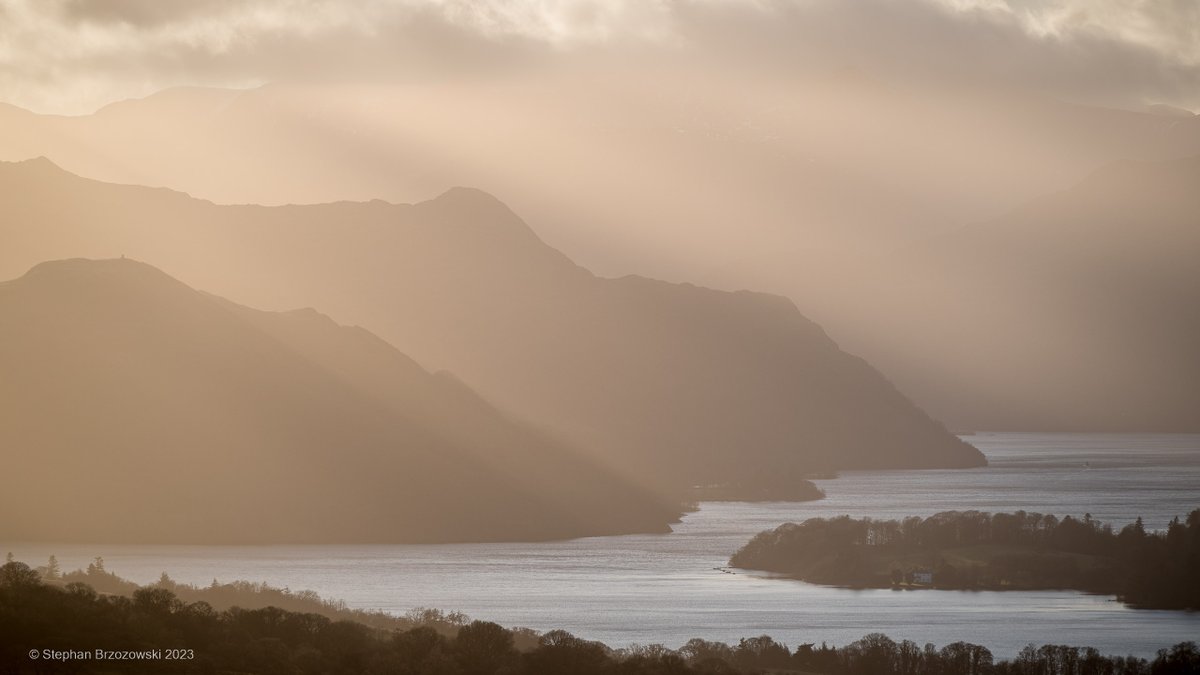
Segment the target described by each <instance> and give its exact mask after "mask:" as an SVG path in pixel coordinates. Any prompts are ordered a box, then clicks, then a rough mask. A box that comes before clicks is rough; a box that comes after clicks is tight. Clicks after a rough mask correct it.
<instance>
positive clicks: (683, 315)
mask: <svg viewBox="0 0 1200 675" xmlns="http://www.w3.org/2000/svg"><path fill="white" fill-rule="evenodd" d="M0 236H2V237H3V238H4V240H5V241H6V242H7V245H6V246H5V247H4V249H3V250H2V251H0V271H3V272H7V271H9V270H12V269H20V268H21V266H23V265H27V264H28V261H30V260H38V259H47V258H54V257H63V256H66V255H81V256H88V257H112V256H119V255H122V254H129V255H131V256H134V257H137V258H140V259H147V260H155V261H158V263H159V264H161V265H162V266H163V268H164V269H166V270H169V271H171V273H173V274H175V275H177V276H178V277H179V278H181V279H183V280H185V281H186V282H188V283H190V284H193V285H195V286H197V287H202V288H207V289H212V290H213V291H215V292H217V293H219V294H221V295H224V296H227V297H236V298H238V299H239V300H241V301H245V302H248V303H249V304H252V305H255V306H259V307H266V308H288V307H296V306H317V307H321V308H323V309H326V310H327V311H330V312H332V313H333V314H334V315H335V316H338V317H339V318H344V319H345V320H347V321H350V322H353V323H356V324H359V325H364V326H369V327H371V328H372V329H373V330H376V331H378V332H379V334H380V335H381V336H382V337H383V338H384V339H386V340H387V341H388V342H390V343H391V344H394V345H395V346H396V347H397V348H399V349H400V350H401V351H403V352H404V353H406V354H409V355H411V356H412V357H414V358H415V359H417V360H418V361H419V362H421V363H422V364H424V365H425V366H426V367H429V368H433V369H447V370H450V371H451V372H453V373H455V374H456V375H459V376H461V377H462V378H463V379H464V381H466V382H468V383H470V385H471V386H472V387H473V388H475V389H476V390H477V391H479V392H480V393H482V394H483V395H484V396H485V397H487V398H488V399H489V400H490V401H491V402H493V403H495V404H496V405H498V406H500V407H501V408H503V409H506V410H508V411H510V412H512V413H515V414H516V415H518V416H520V417H521V418H524V419H528V420H533V421H536V422H537V423H539V424H544V425H547V426H548V427H550V428H552V429H553V431H554V432H556V433H558V434H561V435H562V436H563V437H565V438H567V439H569V440H571V441H572V442H574V443H576V444H578V445H580V446H581V447H583V448H585V449H586V450H587V451H589V453H590V454H591V456H592V457H593V458H594V459H596V460H597V461H602V462H604V463H605V464H606V466H608V467H609V468H610V469H612V470H613V471H617V472H619V473H621V474H622V475H624V476H626V477H627V478H629V479H631V480H637V481H639V482H642V483H644V484H645V485H647V486H649V487H653V488H656V489H664V488H666V489H676V488H679V487H682V486H686V485H692V484H714V483H727V482H739V483H742V484H751V483H753V482H755V481H756V480H757V479H758V478H760V477H761V478H762V480H764V481H770V482H771V483H772V484H774V483H777V482H778V480H779V477H780V476H781V475H798V474H801V473H804V472H808V471H825V470H830V469H842V468H885V467H888V468H900V467H958V466H974V465H978V464H981V463H982V462H983V458H982V455H981V454H980V453H979V452H978V451H976V450H975V449H974V448H972V447H970V446H969V445H967V444H965V443H963V442H961V441H960V440H958V439H957V438H955V437H954V436H952V435H950V434H949V433H947V432H946V430H945V429H944V428H942V426H941V425H940V424H938V423H937V422H935V421H933V420H931V419H930V418H929V417H928V416H927V415H925V414H924V413H923V412H921V411H920V410H919V409H917V408H916V407H915V406H914V405H913V404H912V403H911V402H910V401H909V400H908V399H906V398H905V397H904V396H903V395H902V394H901V393H899V392H898V391H897V390H896V389H895V388H894V387H893V386H892V385H891V384H890V383H889V382H888V381H887V380H886V379H884V378H883V377H882V376H881V375H880V374H879V373H878V372H876V371H875V370H874V369H873V368H872V367H871V366H870V365H869V364H867V363H866V362H864V361H862V360H861V359H859V358H856V357H854V356H852V355H849V354H847V353H845V352H842V351H841V350H840V349H838V347H837V345H836V344H835V343H834V342H833V341H832V340H830V339H829V337H828V336H827V335H826V334H825V333H824V332H823V331H822V330H821V329H820V328H819V327H818V326H816V325H815V324H813V323H812V322H811V321H809V320H807V319H806V318H804V317H803V316H802V315H801V314H800V313H799V312H798V311H797V310H796V308H795V307H794V306H793V305H792V304H791V303H790V302H788V301H787V300H785V299H783V298H780V297H776V296H769V295H763V294H757V293H749V292H739V293H728V292H720V291H714V290H709V289H704V288H698V287H695V286H691V285H687V284H670V283H665V282H661V281H655V280H651V279H646V278H641V277H633V276H630V277H623V278H619V279H605V278H600V277H596V276H595V275H593V274H591V273H590V272H588V271H587V270H585V269H583V268H581V267H579V266H577V265H575V264H574V263H572V262H571V261H570V260H569V259H567V258H566V257H565V256H563V255H562V254H561V253H559V252H558V251H556V250H554V249H552V248H550V247H549V246H547V245H545V244H544V243H542V242H541V241H540V240H539V239H538V238H537V236H536V235H535V234H534V233H533V231H532V230H531V229H530V228H529V227H528V226H527V225H526V224H525V223H524V222H522V221H521V220H520V219H519V218H518V217H517V216H516V215H514V214H513V213H512V212H511V211H510V210H509V209H508V208H506V207H505V206H504V205H503V204H501V203H500V202H498V201H497V200H496V199H494V198H492V197H490V196H488V195H486V194H484V193H482V192H479V191H476V190H469V189H454V190H451V191H449V192H447V193H446V194H444V195H442V196H441V197H439V198H437V199H434V200H432V201H428V202H422V203H420V204H415V205H392V204H387V203H384V202H369V203H348V202H343V203H335V204H324V205H314V206H284V207H271V208H268V207H260V206H217V205H213V204H211V203H208V202H203V201H199V200H195V199H191V198H189V197H187V196H186V195H183V194H179V193H175V192H171V191H168V190H162V189H148V188H141V187H132V186H117V185H108V184H104V183H98V182H95V181H90V180H85V179H82V178H79V177H76V176H73V175H70V174H68V173H66V172H63V171H61V170H60V169H58V168H57V167H55V166H54V165H52V164H51V163H50V162H48V161H45V160H38V161H32V162H24V163H18V164H2V165H0Z"/></svg>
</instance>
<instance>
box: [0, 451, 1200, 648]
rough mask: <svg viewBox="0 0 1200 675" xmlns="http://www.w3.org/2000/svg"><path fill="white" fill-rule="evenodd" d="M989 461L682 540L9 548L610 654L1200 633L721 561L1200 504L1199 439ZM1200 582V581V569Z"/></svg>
mask: <svg viewBox="0 0 1200 675" xmlns="http://www.w3.org/2000/svg"><path fill="white" fill-rule="evenodd" d="M964 438H965V440H967V441H968V442H970V443H973V444H974V445H976V446H977V447H978V448H979V449H980V450H982V451H983V452H984V454H986V455H987V457H988V460H989V462H990V465H989V466H988V467H986V468H980V469H970V470H958V471H887V472H853V473H850V472H848V473H845V474H844V475H842V476H841V477H839V478H837V479H833V480H823V481H818V482H819V483H820V484H821V487H822V488H824V489H825V491H826V492H827V494H828V498H827V499H825V500H822V501H818V502H808V503H801V504H791V503H765V504H747V503H704V504H702V505H701V508H700V510H699V511H698V512H696V513H692V514H688V515H687V516H686V517H685V518H684V520H683V522H682V523H680V524H678V525H676V526H675V528H674V529H675V531H674V532H672V533H671V534H661V535H631V536H621V537H597V538H588V539H577V540H571V541H563V542H551V543H539V544H454V545H435V546H239V547H214V546H207V547H201V546H96V545H86V546H82V545H72V544H45V543H28V544H22V543H11V544H0V550H11V551H13V552H14V553H15V554H16V555H17V557H18V559H21V560H24V561H27V562H30V563H38V564H40V563H42V561H44V560H45V559H46V557H47V556H48V555H49V554H51V553H54V554H56V555H57V556H58V559H59V561H60V563H61V564H62V566H63V568H64V569H74V568H76V567H83V566H86V564H87V562H88V561H89V560H90V559H91V558H92V557H94V556H96V555H103V556H104V558H105V560H106V562H107V568H108V569H109V570H110V571H113V572H116V573H117V574H119V575H121V576H123V577H126V578H129V579H133V580H135V581H139V582H151V581H154V580H156V579H157V578H158V576H159V574H160V573H161V572H163V571H164V570H165V571H167V572H169V573H170V574H171V576H172V577H173V578H175V579H176V580H179V581H185V582H190V583H200V584H207V583H209V582H210V581H211V580H212V579H214V578H217V579H220V580H222V581H231V580H235V579H246V580H251V581H266V582H268V583H270V584H272V585H276V586H287V587H290V588H293V589H312V590H315V591H317V592H319V593H320V594H321V595H322V596H325V597H329V598H341V599H343V600H345V601H346V602H347V603H348V604H350V605H351V606H352V607H361V608H372V609H383V610H386V611H389V612H395V613H400V614H402V613H404V612H406V611H408V610H409V609H411V608H414V607H436V608H441V609H446V610H459V611H463V612H466V613H467V614H469V615H470V616H471V617H472V618H479V619H489V620H493V621H496V622H499V623H501V624H504V625H508V626H527V627H530V628H534V629H537V630H547V629H551V628H564V629H567V630H570V631H571V632H573V633H575V634H576V635H579V636H581V637H585V638H588V639H594V640H601V641H603V642H605V643H607V644H609V645H612V646H625V645H628V644H630V643H642V644H646V643H653V642H659V643H663V644H666V645H667V646H670V647H678V646H680V645H681V644H683V643H684V642H686V641H687V640H688V639H689V638H692V637H702V638H705V639H710V640H722V641H727V642H736V641H737V639H738V638H740V637H749V636H754V635H762V634H768V635H771V636H773V637H774V638H776V639H777V640H781V641H783V642H786V643H787V644H788V645H790V646H795V645H797V644H800V643H803V642H814V643H818V644H819V643H821V642H822V641H828V642H829V643H830V644H837V645H843V644H846V643H848V642H851V641H853V640H856V639H858V638H860V637H862V636H863V635H865V634H867V633H872V632H882V633H886V634H887V635H889V636H891V637H892V638H893V639H897V640H899V639H911V640H914V641H916V642H918V643H922V644H923V643H925V642H933V643H935V644H937V645H939V646H941V645H944V644H947V643H949V642H954V641H958V640H966V641H968V642H974V643H978V644H982V645H986V646H987V647H989V648H990V649H991V650H992V651H993V652H994V653H995V654H996V655H997V656H1012V655H1014V654H1015V653H1016V652H1018V651H1019V650H1020V649H1021V647H1023V646H1024V645H1025V644H1027V643H1030V642H1033V643H1037V644H1042V643H1045V642H1055V643H1059V644H1075V645H1092V646H1095V647H1097V648H1100V649H1101V650H1102V651H1104V652H1106V653H1116V654H1129V653H1131V654H1136V655H1142V656H1149V655H1153V653H1154V652H1155V651H1156V650H1157V649H1159V648H1161V647H1164V646H1168V645H1171V644H1174V643H1176V642H1179V641H1182V640H1198V639H1200V613H1185V612H1169V611H1153V610H1133V609H1129V608H1126V607H1125V606H1123V605H1122V604H1120V603H1118V602H1116V601H1114V600H1112V599H1111V598H1108V597H1101V596H1092V595H1086V594H1082V593H1075V592H1058V591H1055V592H1045V591H1037V592H1025V591H1009V592H962V591H933V590H926V591H892V590H847V589H838V588H826V587H822V586H815V585H810V584H805V583H802V582H796V581H789V580H781V579H770V578H764V577H761V576H758V575H755V574H751V573H744V572H743V573H737V574H728V573H724V572H722V571H720V570H718V569H715V568H719V567H722V566H724V565H725V564H726V562H727V560H728V559H729V556H730V555H731V554H732V553H733V552H734V551H735V550H736V549H737V548H738V547H739V546H740V545H741V544H743V543H744V542H745V541H746V540H747V539H749V537H751V536H752V535H753V534H755V533H756V532H758V531H760V530H763V529H766V528H771V527H775V526H777V525H779V524H781V523H783V522H787V521H789V520H802V519H804V518H809V517H813V516H833V515H840V514H849V515H853V516H871V517H876V518H895V517H903V516H908V515H929V514H933V513H936V512H938V511H945V510H951V509H960V510H961V509H979V510H986V511H1014V510H1018V509H1025V510H1027V511H1039V512H1042V513H1053V514H1055V515H1058V516H1064V515H1076V516H1080V515H1082V514H1084V513H1085V512H1090V513H1091V514H1092V516H1093V517H1095V518H1098V519H1100V520H1104V521H1109V522H1113V523H1115V524H1118V525H1121V524H1124V523H1127V522H1130V521H1131V520H1133V519H1134V518H1136V517H1137V516H1139V515H1140V516H1142V517H1143V518H1144V520H1145V523H1146V525H1147V527H1152V528H1161V527H1164V526H1165V525H1166V523H1167V522H1168V521H1169V520H1170V519H1171V518H1172V517H1174V516H1175V515H1180V516H1185V515H1186V514H1187V513H1188V512H1189V511H1191V510H1192V509H1195V508H1200V434H1181V435H1178V434H1177V435H1165V434H1145V435H1143V434H1138V435H1117V434H1015V433H997V434H977V435H972V436H964ZM1198 572H1200V571H1198Z"/></svg>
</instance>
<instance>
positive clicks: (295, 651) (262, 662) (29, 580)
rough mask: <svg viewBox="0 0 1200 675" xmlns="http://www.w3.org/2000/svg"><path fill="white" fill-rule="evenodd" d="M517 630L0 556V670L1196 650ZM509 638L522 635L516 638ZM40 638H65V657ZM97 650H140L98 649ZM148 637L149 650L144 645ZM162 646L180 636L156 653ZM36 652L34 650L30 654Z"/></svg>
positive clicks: (951, 658) (282, 669) (1130, 660)
mask: <svg viewBox="0 0 1200 675" xmlns="http://www.w3.org/2000/svg"><path fill="white" fill-rule="evenodd" d="M521 637H526V638H527V637H529V635H528V633H521V632H520V631H511V630H507V629H505V628H503V627H501V626H499V625H497V624H494V623H490V622H486V621H473V622H470V623H464V624H463V625H461V626H459V627H457V630H455V631H454V632H453V634H446V633H444V632H439V631H438V630H436V629H434V628H432V627H430V626H423V625H422V626H416V627H413V628H409V629H406V630H399V629H393V630H384V629H380V628H372V627H370V626H367V625H365V624H362V623H358V622H353V621H335V620H332V619H330V618H328V617H324V616H320V615H317V614H312V613H300V612H289V611H286V610H282V609H278V608H274V607H267V608H262V609H254V610H246V609H239V608H232V609H228V610H226V611H223V612H218V611H216V610H214V609H213V608H212V606H211V605H209V604H208V603H207V602H203V601H198V602H192V603H187V602H184V601H182V600H180V599H179V598H178V597H176V596H175V594H174V593H172V592H171V591H170V590H168V589H166V588H161V587H147V588H139V589H137V590H135V591H134V592H133V595H132V597H126V596H119V595H101V594H98V593H97V592H96V591H95V590H93V589H92V588H91V587H90V586H88V585H86V584H83V583H80V582H72V583H69V584H67V585H66V586H65V587H59V586H56V585H50V584H47V583H45V582H43V581H42V578H41V575H40V574H39V573H38V572H37V571H35V570H32V569H30V568H29V567H28V566H27V565H25V564H23V563H20V562H9V563H7V564H5V565H4V566H3V567H0V672H5V673H13V674H16V673H108V672H112V673H125V672H147V673H170V672H178V673H321V674H339V673H367V674H374V673H397V674H402V675H543V674H544V675H593V674H594V675H600V674H606V675H608V674H611V675H622V674H631V675H632V674H646V675H684V674H687V673H705V674H718V673H726V674H735V673H763V672H797V673H827V674H829V675H860V674H861V675H910V674H911V675H917V674H921V675H926V674H928V675H982V674H987V675H1009V674H1012V675H1102V674H1103V675H1182V674H1197V673H1200V650H1198V649H1197V647H1196V645H1195V644H1194V643H1190V642H1186V643H1181V644H1178V645H1176V646H1175V647H1173V648H1171V649H1164V650H1162V651H1160V652H1159V654H1158V656H1157V657H1156V658H1155V659H1154V660H1152V661H1148V660H1146V659H1139V658H1134V657H1106V656H1101V655H1100V654H1099V653H1098V652H1097V651H1096V650H1095V649H1090V648H1076V647H1066V646H1058V645H1046V646H1044V647H1040V648H1037V647H1034V646H1032V645H1030V646H1029V647H1027V648H1026V649H1025V650H1024V651H1022V652H1021V654H1020V655H1019V656H1018V657H1017V658H1015V659H1013V660H1011V661H996V660H994V659H993V657H992V654H991V652H989V651H988V650H987V649H986V648H984V647H980V646H978V645H971V644H966V643H961V642H959V643H954V644H951V645H947V646H945V647H943V648H941V649H937V648H935V647H934V646H933V645H925V646H924V647H920V646H918V645H917V644H915V643H913V642H910V641H904V642H895V641H893V640H891V639H889V638H887V637H886V636H883V635H878V634H875V635H868V636H866V637H864V638H862V639H861V640H858V641H856V642H853V643H851V644H849V645H846V646H845V647H841V648H834V647H828V646H825V645H822V646H820V647H817V646H815V645H812V644H804V645H800V646H799V647H797V648H796V649H794V650H792V649H789V648H788V647H787V646H786V645H783V644H780V643H778V642H775V641H774V640H772V639H771V638H769V637H766V636H762V637H757V638H749V639H743V640H741V641H740V642H739V643H738V644H737V645H727V644H724V643H720V642H709V641H705V640H699V639H696V640H692V641H690V642H688V643H687V644H686V645H684V646H683V647H682V648H680V649H679V650H671V649H667V648H665V647H663V646H661V645H650V646H633V647H629V648H626V649H618V650H613V649H610V648H608V647H606V646H605V645H603V644H600V643H598V642H590V641H587V640H582V639H580V638H577V637H575V636H573V635H571V634H570V633H567V632H565V631H558V630H556V631H550V632H548V633H545V634H543V635H540V636H537V639H536V641H527V640H520V639H519V638H521ZM521 642H528V644H527V645H525V646H522V645H521ZM42 650H58V651H59V652H66V651H68V650H74V651H75V652H76V654H75V655H74V658H71V659H64V658H62V657H61V656H60V655H56V654H53V653H46V652H44V651H42ZM99 650H113V651H118V652H129V653H131V654H133V655H137V654H139V653H142V654H148V655H149V657H148V658H145V659H141V658H135V659H132V660H112V659H111V658H108V659H103V660H102V659H100V658H99V657H98V656H97V655H96V654H97V652H98V651H99ZM155 650H158V651H155ZM169 650H180V651H179V652H177V653H176V656H177V657H178V658H176V659H167V658H165V657H166V655H167V654H168V653H169ZM31 651H36V652H38V655H39V656H38V658H36V659H33V658H31V656H30V653H31Z"/></svg>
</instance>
